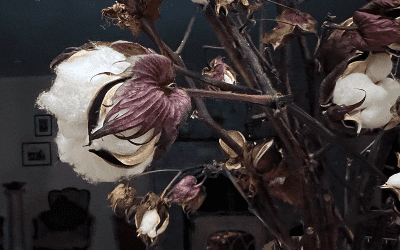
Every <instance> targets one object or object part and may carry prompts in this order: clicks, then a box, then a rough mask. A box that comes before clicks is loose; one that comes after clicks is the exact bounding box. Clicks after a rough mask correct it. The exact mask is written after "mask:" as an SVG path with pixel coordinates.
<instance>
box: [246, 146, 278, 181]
mask: <svg viewBox="0 0 400 250" xmlns="http://www.w3.org/2000/svg"><path fill="white" fill-rule="evenodd" d="M251 157H252V164H253V167H254V168H255V169H256V170H257V171H258V172H259V173H267V172H269V171H271V170H272V169H274V168H276V167H277V166H278V164H279V163H280V162H281V160H282V155H281V153H280V152H279V149H278V147H277V145H276V143H275V140H274V139H272V140H270V141H266V142H263V143H260V144H258V145H256V146H255V147H254V148H253V149H252V150H251Z"/></svg>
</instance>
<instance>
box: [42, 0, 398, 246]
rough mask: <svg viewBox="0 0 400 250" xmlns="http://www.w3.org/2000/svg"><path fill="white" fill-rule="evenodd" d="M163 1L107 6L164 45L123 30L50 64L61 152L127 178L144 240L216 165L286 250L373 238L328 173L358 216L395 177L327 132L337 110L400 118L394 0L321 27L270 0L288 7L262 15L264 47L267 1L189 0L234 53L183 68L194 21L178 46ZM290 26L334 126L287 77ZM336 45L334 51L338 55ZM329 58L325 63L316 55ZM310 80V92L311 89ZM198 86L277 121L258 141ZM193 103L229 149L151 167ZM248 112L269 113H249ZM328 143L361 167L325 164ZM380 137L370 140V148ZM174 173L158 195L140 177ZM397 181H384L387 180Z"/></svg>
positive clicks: (188, 206) (292, 3) (119, 208)
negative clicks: (179, 164)
mask: <svg viewBox="0 0 400 250" xmlns="http://www.w3.org/2000/svg"><path fill="white" fill-rule="evenodd" d="M161 2H162V0H141V1H136V0H118V1H117V2H116V3H115V4H114V5H113V6H111V7H109V8H105V9H104V10H103V11H102V16H103V17H104V18H108V19H112V22H113V23H115V24H117V25H118V26H119V27H121V28H123V29H125V28H128V29H130V30H131V32H132V33H133V34H134V35H137V34H139V33H140V32H144V33H145V34H146V35H147V36H148V37H149V38H150V39H151V40H152V41H153V42H154V44H155V45H156V46H157V47H158V48H157V52H155V50H152V49H148V48H145V47H143V46H141V45H139V44H136V43H132V42H127V41H116V42H90V43H88V44H85V45H83V46H82V47H80V48H75V49H73V50H72V51H68V52H64V53H62V54H61V55H59V56H58V57H57V58H56V59H55V60H54V61H53V62H52V64H51V66H52V68H53V69H54V70H55V73H56V75H57V76H56V79H55V81H54V83H53V85H52V87H51V88H50V90H48V91H45V92H44V93H42V94H41V95H40V96H39V98H38V100H37V104H38V105H39V107H40V108H42V109H45V110H47V111H48V112H49V113H52V114H54V115H55V116H56V118H57V122H58V126H59V132H58V135H57V138H56V143H57V145H58V148H59V155H60V159H61V161H63V162H66V163H69V164H70V165H72V166H73V167H74V169H75V171H76V172H77V173H78V174H79V175H82V176H83V177H84V178H85V179H86V180H88V181H89V182H92V183H96V182H117V181H119V182H120V183H119V184H117V186H116V188H115V189H114V190H113V191H111V192H110V193H109V195H108V199H109V201H110V207H111V209H112V210H113V211H114V212H115V214H116V215H117V216H119V217H122V218H125V220H126V221H127V222H128V223H129V224H131V225H132V226H134V227H136V230H137V236H138V237H139V238H140V239H141V240H142V241H143V242H144V243H145V244H146V245H147V247H148V248H151V247H153V246H155V245H156V244H157V243H158V242H160V241H161V239H162V238H163V237H162V236H163V235H166V232H167V228H168V225H169V222H170V220H173V219H174V218H172V217H171V216H170V214H169V209H170V207H171V206H173V205H174V204H175V205H178V206H181V207H182V209H183V211H184V212H185V213H186V214H187V215H190V214H194V213H196V211H197V210H199V209H201V206H202V204H203V201H204V200H205V199H206V194H207V192H212V191H213V190H206V189H205V187H204V185H203V184H205V181H206V179H207V178H214V177H216V176H218V175H220V174H223V175H224V176H225V177H227V178H229V179H230V180H231V182H232V183H233V185H234V186H235V188H236V189H237V190H238V191H239V193H240V194H241V195H242V197H243V198H244V199H245V200H246V202H247V204H248V206H249V210H250V211H251V212H252V213H254V214H255V215H256V216H257V218H259V219H260V220H261V222H262V224H263V225H265V226H266V228H267V229H268V230H269V231H270V233H271V235H272V236H273V237H274V238H275V239H276V242H277V244H279V246H280V248H282V249H334V248H335V247H336V249H349V247H353V246H350V243H348V241H349V240H352V239H363V238H365V234H364V233H365V230H358V229H359V228H360V227H359V226H358V224H357V223H358V222H357V221H360V223H363V222H362V219H363V218H365V217H362V218H361V217H357V218H355V220H356V222H357V223H348V221H347V218H346V219H343V216H342V214H340V212H338V209H337V205H338V204H337V200H336V198H335V197H334V194H333V193H334V192H331V190H330V186H329V185H328V184H329V182H330V181H331V180H330V178H336V179H338V180H339V181H338V183H342V184H343V185H344V186H345V187H346V188H348V191H349V192H353V193H351V194H352V195H354V197H355V198H354V201H357V202H358V203H359V204H358V203H357V204H355V206H354V214H357V213H358V212H362V213H363V215H366V216H369V215H370V214H369V213H370V212H371V211H369V210H368V209H367V210H366V209H365V206H364V205H363V204H367V203H368V202H369V200H365V199H366V198H365V197H370V196H372V193H373V190H372V189H370V187H372V186H374V187H376V186H378V184H377V183H378V180H384V179H385V177H386V176H385V175H384V174H383V173H382V172H381V171H380V169H378V167H376V166H375V165H374V164H375V163H371V162H370V161H367V160H366V159H364V157H363V156H362V155H360V154H358V153H357V152H354V150H353V149H352V148H351V147H350V146H348V145H347V143H343V141H341V138H340V137H338V136H337V134H339V135H341V134H340V131H337V130H336V131H333V132H334V133H332V131H330V130H329V128H332V127H334V126H330V125H331V124H330V122H334V123H335V124H336V125H337V124H340V125H341V126H343V125H344V126H345V127H346V126H348V121H349V120H352V121H356V122H357V123H358V128H357V132H358V133H360V131H361V129H362V128H366V129H382V130H380V131H382V133H384V132H386V131H384V129H388V123H390V122H391V121H393V120H396V119H397V120H396V121H400V119H399V118H398V116H397V111H398V107H397V106H398V104H399V103H397V99H398V97H399V95H400V87H399V86H400V84H399V82H398V81H397V79H396V78H395V77H394V76H393V75H391V71H392V68H393V64H392V54H395V53H394V52H395V50H396V46H395V45H396V44H397V43H398V42H399V41H400V35H399V34H400V32H399V30H400V26H399V24H398V21H397V20H396V19H395V18H394V15H395V14H396V13H397V11H396V10H397V9H398V7H400V5H399V4H398V2H397V1H393V0H384V1H383V0H373V1H370V3H368V4H367V5H366V6H365V7H363V8H361V9H359V10H358V11H356V12H355V13H354V14H353V16H352V17H351V18H350V19H349V20H346V21H345V22H343V23H342V24H340V25H331V26H329V28H333V29H336V30H335V31H334V32H332V33H329V32H325V31H323V32H321V33H322V34H321V35H320V34H319V33H318V31H317V28H318V25H317V22H316V20H315V19H314V18H312V17H311V15H310V14H308V13H303V12H301V11H300V10H299V9H298V8H297V6H298V5H299V4H300V3H301V2H302V1H301V0H289V1H284V2H285V4H289V6H286V5H285V4H284V3H283V2H282V3H276V2H273V1H271V2H273V3H274V4H277V5H279V6H280V8H282V9H281V10H282V11H280V15H279V16H277V17H276V18H275V19H268V21H274V22H276V26H275V28H273V29H272V30H270V31H268V32H265V33H264V32H263V31H262V27H261V29H260V30H261V31H260V37H259V41H260V43H262V45H263V46H264V47H265V48H266V49H265V51H260V50H259V49H258V48H257V47H256V46H255V45H254V43H253V41H252V39H251V37H250V36H249V34H250V33H249V30H250V29H251V28H252V27H251V25H250V24H252V23H255V22H258V21H261V20H258V18H255V17H256V16H257V13H256V11H258V10H259V9H260V8H261V7H265V6H264V5H265V2H270V1H247V0H206V1H204V0H192V2H193V3H194V4H198V5H199V7H201V8H199V9H198V10H200V9H201V10H202V11H203V12H204V15H205V17H206V19H207V20H208V21H209V23H210V25H211V27H212V29H213V30H214V31H215V34H216V36H217V38H218V40H219V44H220V45H221V46H220V47H215V46H208V47H213V48H217V49H220V48H223V49H224V50H225V52H226V54H227V55H228V56H229V61H230V62H231V63H232V65H227V64H226V63H225V62H224V61H223V60H222V59H223V58H222V57H217V58H215V59H214V60H212V61H211V62H210V63H207V64H208V65H207V66H208V67H206V68H204V69H203V71H201V72H195V71H192V70H189V69H187V68H186V66H185V63H184V61H183V58H182V56H181V52H182V49H183V47H184V45H185V43H186V40H187V38H188V37H189V33H190V30H191V27H192V24H193V22H192V21H191V23H190V24H189V26H188V30H187V32H186V33H185V35H184V36H183V40H182V42H181V45H180V46H179V47H178V49H177V50H176V51H173V50H172V49H171V48H170V47H168V45H167V44H165V43H164V41H163V40H162V38H161V36H160V35H159V34H158V32H157V29H156V27H155V25H154V22H155V21H157V20H158V19H159V18H160V13H159V12H158V8H159V6H160V4H161ZM392 12H393V13H394V14H393V13H392ZM192 20H194V19H192ZM265 20H267V19H265ZM331 24H332V23H331ZM324 27H325V26H324ZM327 27H328V26H327ZM329 34H330V35H329ZM306 35H310V36H313V37H314V36H318V38H319V41H320V43H319V44H318V46H319V47H318V48H316V51H315V52H316V53H315V54H314V55H313V53H307V49H308V48H307V46H306V45H305V44H307V39H305V38H304V36H306ZM293 38H299V39H298V41H299V43H300V45H301V46H302V48H303V52H304V53H303V56H304V59H305V60H304V61H305V62H306V63H307V64H308V65H307V67H305V68H306V70H307V73H308V74H307V75H308V79H307V80H308V81H310V86H315V85H313V84H315V83H316V82H312V80H313V78H315V77H314V76H316V75H318V74H321V75H323V77H324V79H323V82H322V84H321V91H320V96H321V97H320V104H321V107H322V108H323V109H324V110H323V113H322V119H325V118H328V128H327V127H326V125H324V124H321V123H320V122H319V121H317V119H319V118H320V117H319V116H320V115H321V114H320V113H318V114H311V113H313V111H314V112H315V113H317V109H316V108H315V107H311V111H310V114H307V113H306V112H305V111H303V110H302V109H301V108H300V107H298V106H297V105H296V103H295V101H294V98H293V96H296V95H297V94H298V93H292V92H291V91H292V90H291V89H290V74H289V67H288V65H289V63H288V62H289V61H290V60H289V59H290V56H289V55H287V52H288V51H290V44H291V42H292V41H294V40H293ZM303 38H304V39H303ZM295 40H297V39H295ZM263 46H260V47H263ZM327 48H329V49H330V50H329V49H327ZM275 50H278V51H279V50H280V52H283V53H280V54H281V58H280V60H279V61H280V62H282V68H278V67H279V66H281V64H276V60H274V59H275V58H274V53H276V51H275ZM332 50H333V51H334V52H335V53H337V55H338V56H337V57H336V56H335V57H333V56H332ZM264 52H265V53H264ZM324 56H325V57H326V58H325V59H326V60H325V61H324V60H322V59H321V57H324ZM326 62H328V64H329V65H328V66H327V65H326ZM324 63H325V65H324ZM322 69H324V70H322ZM235 72H237V73H235ZM175 73H177V74H180V75H181V76H182V78H183V79H184V80H185V81H186V83H187V84H188V86H189V87H188V88H181V87H178V85H179V84H180V83H179V82H175ZM314 80H315V79H314ZM199 82H201V84H200V83H199ZM242 83H243V84H242ZM244 83H246V84H247V86H248V87H245V86H243V85H244ZM309 90H310V94H313V91H315V90H313V89H312V88H310V89H309ZM314 94H315V93H314ZM202 98H213V99H229V100H233V101H240V102H249V103H252V104H255V105H257V108H254V110H252V111H249V114H248V117H247V119H248V120H249V123H248V124H246V125H249V127H250V125H251V123H252V122H253V121H255V120H259V121H263V122H267V123H268V126H269V127H271V129H274V130H275V131H274V132H273V133H271V134H270V133H269V132H268V133H267V134H263V138H262V139H254V137H253V138H252V137H251V136H250V133H249V134H248V135H246V136H245V135H244V134H242V133H241V132H239V131H236V130H227V129H226V128H223V126H221V125H220V124H218V123H216V122H215V121H214V120H213V118H212V116H211V115H210V114H209V113H208V110H207V106H206V105H205V103H204V102H203V100H202ZM321 100H322V101H321ZM192 102H193V103H194V104H195V106H194V107H195V112H193V114H196V115H193V116H191V118H193V119H199V120H201V121H203V122H204V123H205V124H206V126H207V127H208V128H209V129H210V130H211V131H212V132H213V133H214V134H215V135H216V136H217V137H218V138H219V145H220V148H221V152H222V156H224V157H225V159H224V160H223V161H222V162H216V161H214V162H213V163H212V164H205V165H202V166H197V167H188V168H183V169H158V170H154V171H149V166H150V165H151V164H152V163H153V162H155V161H156V160H158V159H159V158H160V157H161V156H162V155H163V154H164V153H165V151H167V150H168V148H169V147H170V146H171V144H172V143H173V142H174V141H175V139H176V138H177V136H178V131H179V126H180V125H181V124H182V122H183V121H184V120H185V118H186V115H187V113H188V112H189V110H190V109H191V103H192ZM313 108H314V109H315V110H313ZM249 110H250V109H249ZM253 111H254V112H260V113H259V114H250V113H252V112H253ZM318 111H319V110H318ZM254 112H253V113H254ZM312 115H314V117H312ZM396 117H397V118H396ZM322 119H321V120H322ZM329 119H330V120H329ZM397 124H398V122H397V123H396V122H395V123H394V125H393V124H392V125H391V128H393V127H394V126H396V125H397ZM246 127H247V126H246ZM264 132H265V131H263V133H264ZM335 133H336V134H335ZM326 142H328V143H326ZM374 143H382V142H374ZM332 145H334V146H337V147H338V148H339V149H341V150H343V151H344V154H345V155H349V157H351V158H356V159H357V161H359V162H360V165H361V166H362V167H360V168H357V171H359V172H357V173H352V174H351V175H349V176H350V178H353V175H354V176H355V178H354V179H352V180H344V179H343V178H342V176H338V175H337V174H336V171H335V169H330V170H332V171H325V170H326V169H328V168H332V166H331V165H329V163H328V161H326V158H325V154H326V153H327V152H328V151H329V150H330V148H331V146H332ZM378 146H381V144H379V145H378ZM376 148H378V149H380V147H376ZM376 148H375V147H373V148H372V149H368V150H366V151H368V152H369V153H370V155H371V158H372V157H374V156H375V154H374V153H376V150H377V149H376ZM374 150H375V151H374ZM368 160H370V159H368ZM349 165H351V164H349ZM341 167H342V166H341ZM380 167H381V166H380ZM354 169H356V168H351V169H350V168H349V171H353V170H354ZM167 171H169V172H177V174H176V175H175V176H174V178H173V179H172V180H171V181H170V182H169V184H168V185H167V187H165V188H164V190H163V191H162V192H161V193H160V194H156V193H155V192H153V191H148V192H147V194H145V195H144V196H141V195H140V194H138V193H137V192H136V190H135V189H134V188H133V186H134V182H135V179H136V178H139V177H140V176H143V175H147V174H157V173H158V172H167ZM363 171H365V172H363ZM327 172H329V173H332V175H331V176H328V175H326V173H327ZM360 172H361V173H362V174H363V175H360ZM364 173H367V174H364ZM332 176H333V177H332ZM358 177H364V178H365V179H361V178H360V179H358ZM368 178H369V179H368ZM395 179H397V177H396V176H394V177H393V178H391V179H389V180H388V181H387V183H386V184H387V185H392V184H393V183H395V182H394V180H395ZM353 181H354V185H353ZM365 183H368V185H364V184H365ZM396 185H397V184H396ZM360 194H362V195H360ZM339 200H342V199H339ZM277 202H279V203H277ZM282 202H283V203H285V206H286V205H287V206H290V207H291V208H292V209H293V211H294V212H296V213H298V214H299V215H300V217H301V220H299V223H301V226H302V227H303V229H304V232H305V233H304V234H303V236H302V237H301V241H299V242H297V241H294V240H293V238H292V237H291V236H290V234H289V232H288V230H287V229H288V228H286V227H285V226H286V225H285V218H284V217H285V216H280V214H279V211H278V209H277V207H279V206H277V204H282ZM351 209H353V208H351ZM351 212H353V211H351ZM285 215H286V214H285ZM372 215H374V214H372ZM382 216H386V214H384V215H382ZM353 224H357V227H354V225H353ZM328 230H329V231H328ZM133 237H134V235H133ZM332 243H337V244H338V245H337V246H336V245H335V244H332ZM361 243H362V242H361ZM351 244H353V242H352V243H351ZM354 244H355V246H354V249H361V245H360V244H359V243H357V242H354ZM357 244H358V245H357ZM333 245H335V246H333Z"/></svg>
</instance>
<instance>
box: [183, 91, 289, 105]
mask: <svg viewBox="0 0 400 250" xmlns="http://www.w3.org/2000/svg"><path fill="white" fill-rule="evenodd" d="M184 90H185V91H186V93H187V94H188V95H189V96H190V97H200V98H204V97H206V98H215V99H225V100H233V101H243V102H250V103H255V104H260V105H263V106H273V105H276V103H278V102H281V103H284V102H290V101H293V98H292V97H291V96H281V97H277V96H270V95H245V94H236V93H229V92H224V91H210V90H202V89H184Z"/></svg>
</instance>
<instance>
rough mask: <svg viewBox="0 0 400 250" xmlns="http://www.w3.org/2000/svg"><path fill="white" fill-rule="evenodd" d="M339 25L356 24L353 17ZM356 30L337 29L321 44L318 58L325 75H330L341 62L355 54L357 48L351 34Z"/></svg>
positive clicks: (317, 54)
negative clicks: (352, 41)
mask: <svg viewBox="0 0 400 250" xmlns="http://www.w3.org/2000/svg"><path fill="white" fill-rule="evenodd" d="M339 26H341V27H352V26H354V23H353V18H349V19H347V20H345V21H343V22H342V23H340V24H339ZM354 32H356V31H354V30H341V29H335V30H333V31H332V33H331V34H330V35H329V37H328V38H327V39H326V40H324V41H322V42H321V43H320V44H319V46H318V50H317V53H316V59H317V60H318V62H319V63H320V65H321V73H322V75H323V76H325V77H326V76H328V75H329V74H330V73H331V72H332V71H333V70H334V69H335V68H336V67H337V66H338V65H339V64H341V63H342V62H343V61H346V60H348V59H349V58H350V57H352V56H353V55H354V53H355V52H356V49H355V48H354V46H353V44H352V43H351V42H350V39H351V34H352V33H354ZM332 55H335V56H334V57H333V56H332Z"/></svg>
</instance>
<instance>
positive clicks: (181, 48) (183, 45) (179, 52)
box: [175, 15, 196, 55]
mask: <svg viewBox="0 0 400 250" xmlns="http://www.w3.org/2000/svg"><path fill="white" fill-rule="evenodd" d="M195 19H196V15H194V16H193V17H192V19H190V22H189V25H188V27H187V29H186V32H185V36H184V37H183V39H182V42H181V44H180V45H179V47H178V48H177V49H176V51H175V53H176V54H178V55H180V54H181V53H182V50H183V48H184V47H185V44H186V42H187V40H188V38H189V35H190V32H191V31H192V27H193V24H194V20H195Z"/></svg>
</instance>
